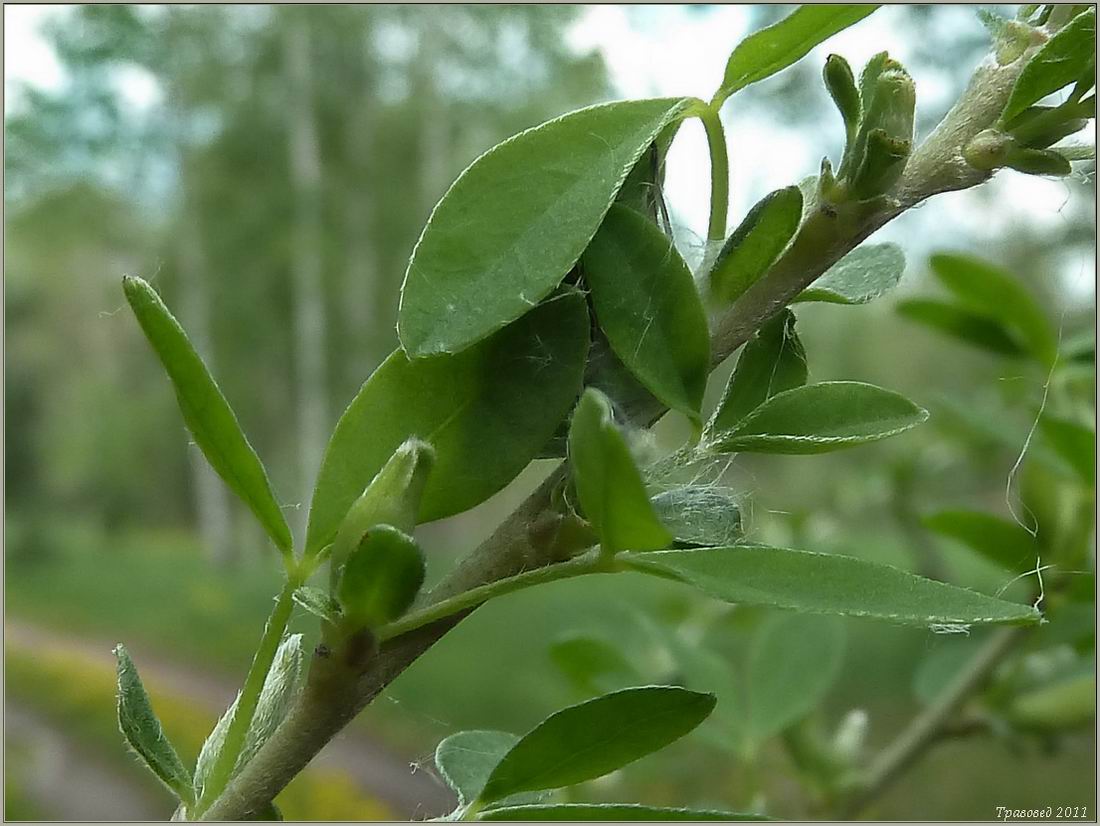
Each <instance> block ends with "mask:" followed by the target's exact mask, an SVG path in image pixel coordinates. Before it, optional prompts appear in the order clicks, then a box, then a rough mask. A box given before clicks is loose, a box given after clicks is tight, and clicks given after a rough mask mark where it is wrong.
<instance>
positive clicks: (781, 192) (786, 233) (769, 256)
mask: <svg viewBox="0 0 1100 826" xmlns="http://www.w3.org/2000/svg"><path fill="white" fill-rule="evenodd" d="M801 221H802V191H801V190H800V189H799V188H798V187H797V186H788V187H785V188H784V189H777V190H776V191H775V192H770V193H768V194H767V195H765V196H764V197H763V198H761V199H760V200H759V201H757V203H756V204H754V205H753V207H752V209H750V210H749V211H748V214H747V215H745V218H744V220H742V221H741V223H740V224H739V225H738V226H737V229H735V230H734V231H733V233H732V234H731V235H730V237H729V238H727V239H726V243H725V244H723V245H722V250H721V252H719V253H718V257H717V258H716V259H715V261H714V266H713V267H711V270H710V275H709V277H708V281H709V285H708V290H709V296H710V299H711V300H712V301H713V302H714V303H715V304H717V305H718V306H722V307H725V306H728V305H730V304H732V303H733V302H734V301H736V300H737V299H738V298H740V297H741V295H742V294H743V293H744V292H745V291H746V290H747V289H748V288H749V287H751V286H752V285H753V284H755V283H756V282H757V281H758V280H759V279H760V278H761V276H763V275H764V273H766V272H767V271H768V268H769V267H770V266H771V265H772V264H774V263H775V260H776V259H777V258H778V257H779V255H780V254H781V253H782V252H783V250H785V249H786V248H787V244H788V243H790V240H791V239H792V238H793V237H794V235H795V233H796V232H797V231H798V225H799V223H800V222H801Z"/></svg>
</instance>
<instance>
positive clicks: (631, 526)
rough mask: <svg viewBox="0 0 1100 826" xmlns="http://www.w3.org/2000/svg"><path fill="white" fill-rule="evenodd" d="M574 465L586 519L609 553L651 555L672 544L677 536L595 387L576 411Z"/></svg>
mask: <svg viewBox="0 0 1100 826" xmlns="http://www.w3.org/2000/svg"><path fill="white" fill-rule="evenodd" d="M569 461H570V465H571V467H572V469H573V482H574V485H575V486H576V489H577V497H578V498H579V499H580V505H581V508H582V510H583V511H584V514H583V515H584V518H585V519H587V520H588V521H589V522H590V523H591V524H592V527H593V528H594V529H595V531H596V533H597V534H598V535H599V537H600V544H601V545H602V546H603V547H604V548H605V549H606V550H607V551H608V552H611V553H615V552H618V551H624V550H631V551H648V550H653V549H655V548H665V547H668V545H669V544H671V542H672V535H671V534H670V533H669V532H668V530H667V529H666V528H665V527H664V525H662V524H661V520H660V519H658V518H657V514H656V513H655V512H654V510H653V505H652V503H651V502H650V501H649V495H648V493H646V489H645V483H644V482H643V481H642V476H641V473H639V471H638V466H637V465H636V464H635V463H634V457H633V456H631V454H630V448H629V446H628V445H627V443H626V439H624V438H623V434H622V433H621V432H620V431H619V428H618V427H617V426H616V425H615V419H614V416H613V415H612V412H611V402H609V401H608V400H607V397H606V396H605V395H604V394H603V393H601V392H600V391H599V390H596V389H595V388H592V387H590V388H588V389H587V390H586V391H585V392H584V395H583V396H581V400H580V403H579V404H578V405H577V409H576V410H575V411H573V422H572V424H571V425H570V428H569Z"/></svg>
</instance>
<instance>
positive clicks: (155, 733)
mask: <svg viewBox="0 0 1100 826" xmlns="http://www.w3.org/2000/svg"><path fill="white" fill-rule="evenodd" d="M115 656H116V657H117V658H118V726H119V728H120V729H122V734H123V736H125V738H126V742H127V743H129V744H130V747H131V748H132V749H133V750H134V752H135V753H136V754H137V755H138V757H140V758H141V761H142V762H143V763H144V764H145V765H146V766H147V767H148V768H149V770H150V771H151V772H152V773H153V774H155V775H156V776H157V777H158V778H160V780H161V781H162V782H163V783H164V785H165V786H167V787H168V788H169V789H171V790H172V792H173V793H174V794H175V795H176V796H177V797H178V798H179V799H180V800H181V801H183V803H185V804H186V805H188V806H191V805H193V804H194V802H195V796H194V793H193V791H192V782H191V772H189V771H188V770H187V767H186V766H184V765H183V761H182V760H180V758H179V755H178V754H176V750H175V749H174V748H172V744H171V743H170V742H169V740H168V737H167V735H165V733H164V729H163V728H161V725H160V720H159V719H158V718H157V715H156V712H154V711H153V706H152V703H150V702H149V695H148V694H147V693H146V692H145V686H144V685H142V682H141V677H139V676H138V672H137V667H136V666H135V665H134V661H133V660H132V659H130V655H129V653H127V651H126V647H125V646H123V645H121V644H119V645H117V646H116V647H115Z"/></svg>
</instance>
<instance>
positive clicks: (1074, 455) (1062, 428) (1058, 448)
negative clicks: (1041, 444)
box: [1039, 414, 1096, 486]
mask: <svg viewBox="0 0 1100 826" xmlns="http://www.w3.org/2000/svg"><path fill="white" fill-rule="evenodd" d="M1039 428H1040V429H1041V430H1042V431H1043V436H1044V438H1045V439H1046V441H1047V443H1048V444H1049V445H1050V446H1051V448H1052V449H1053V450H1054V452H1055V453H1057V454H1058V455H1059V456H1061V457H1062V458H1063V459H1065V461H1066V464H1068V465H1069V466H1070V467H1072V468H1073V470H1074V471H1075V472H1076V473H1077V475H1078V476H1079V477H1080V478H1081V481H1082V482H1084V483H1085V484H1086V485H1091V486H1095V485H1096V431H1095V430H1093V429H1092V428H1091V427H1087V426H1086V425H1083V424H1079V423H1077V422H1075V421H1071V420H1070V419H1063V418H1058V417H1056V416H1051V415H1049V414H1048V415H1046V416H1043V417H1042V418H1041V419H1040V420H1039Z"/></svg>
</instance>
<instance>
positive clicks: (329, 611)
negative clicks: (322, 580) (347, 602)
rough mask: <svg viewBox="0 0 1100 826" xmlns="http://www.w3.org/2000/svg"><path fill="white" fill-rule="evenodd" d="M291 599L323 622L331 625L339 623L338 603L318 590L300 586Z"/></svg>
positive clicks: (308, 586)
mask: <svg viewBox="0 0 1100 826" xmlns="http://www.w3.org/2000/svg"><path fill="white" fill-rule="evenodd" d="M293 599H294V601H295V602H296V603H297V604H298V605H300V606H301V607H302V608H305V609H306V610H307V611H309V612H310V613H311V614H313V615H314V616H315V617H319V618H320V619H322V620H324V621H325V622H328V623H331V624H333V625H337V624H338V623H339V622H340V603H338V602H337V601H336V600H335V599H333V598H332V597H330V596H329V595H328V593H327V592H325V591H322V590H321V589H320V588H314V587H312V586H310V585H302V586H301V587H300V588H296V589H295V591H294V594H293Z"/></svg>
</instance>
